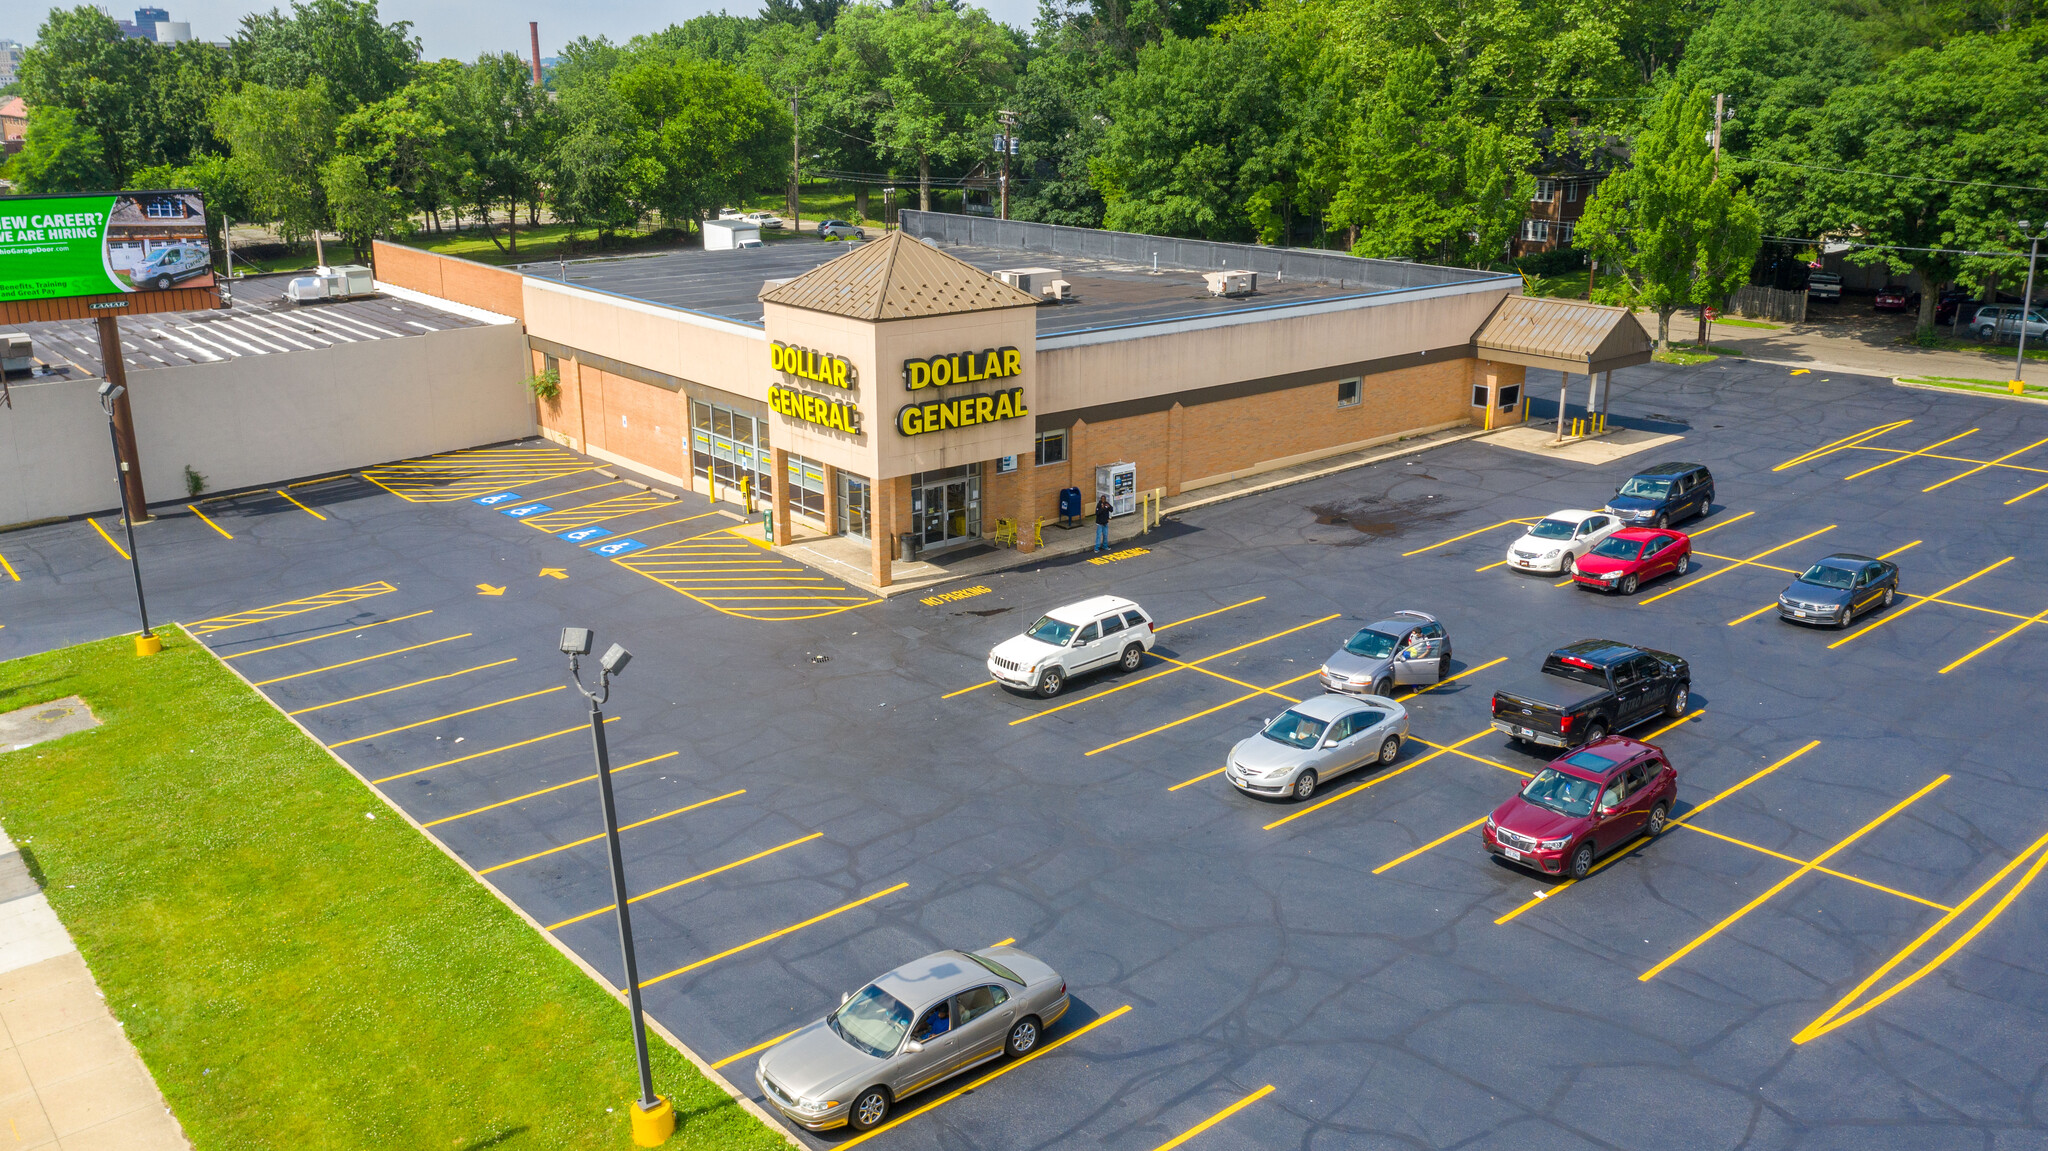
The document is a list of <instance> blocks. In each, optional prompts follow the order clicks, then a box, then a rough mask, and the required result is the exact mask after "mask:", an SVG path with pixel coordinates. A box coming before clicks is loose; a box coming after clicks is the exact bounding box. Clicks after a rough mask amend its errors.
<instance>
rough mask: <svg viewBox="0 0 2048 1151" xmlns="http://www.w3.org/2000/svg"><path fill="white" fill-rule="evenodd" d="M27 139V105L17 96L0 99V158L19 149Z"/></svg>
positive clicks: (10, 154)
mask: <svg viewBox="0 0 2048 1151" xmlns="http://www.w3.org/2000/svg"><path fill="white" fill-rule="evenodd" d="M26 139H28V105H27V104H25V103H23V102H22V99H21V97H19V96H9V97H8V98H7V99H5V100H0V159H5V158H6V157H8V156H12V155H14V154H15V153H16V152H19V151H21V146H22V142H23V141H25V140H26Z"/></svg>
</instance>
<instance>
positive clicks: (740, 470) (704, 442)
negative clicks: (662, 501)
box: [690, 403, 823, 500]
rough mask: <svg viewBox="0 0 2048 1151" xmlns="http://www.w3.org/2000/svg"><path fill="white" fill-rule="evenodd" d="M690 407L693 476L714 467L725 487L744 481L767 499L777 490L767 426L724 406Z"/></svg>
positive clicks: (751, 489) (758, 496)
mask: <svg viewBox="0 0 2048 1151" xmlns="http://www.w3.org/2000/svg"><path fill="white" fill-rule="evenodd" d="M690 408H691V415H690V418H691V423H692V424H694V425H695V427H694V429H693V431H692V433H691V435H690V464H691V471H692V473H693V474H694V475H697V476H701V475H703V474H704V469H706V468H710V469H711V474H712V475H713V476H715V477H716V478H717V480H718V484H719V486H720V487H721V488H738V487H739V485H740V481H741V480H743V479H744V480H746V481H747V490H749V491H751V492H753V493H754V496H755V498H756V499H761V500H765V499H767V498H768V497H769V495H770V493H771V492H772V490H773V489H772V488H771V486H770V485H771V483H772V478H771V477H770V475H769V471H768V461H769V458H770V457H769V454H768V428H767V425H766V424H764V423H762V422H761V421H759V420H756V419H755V418H754V417H752V416H750V415H747V414H746V413H744V412H736V411H734V410H733V409H731V408H728V407H726V406H725V405H724V404H706V403H692V404H691V405H690ZM822 482H823V481H822V480H821V481H820V483H821V485H822Z"/></svg>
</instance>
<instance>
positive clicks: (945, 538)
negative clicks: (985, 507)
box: [910, 464, 981, 548]
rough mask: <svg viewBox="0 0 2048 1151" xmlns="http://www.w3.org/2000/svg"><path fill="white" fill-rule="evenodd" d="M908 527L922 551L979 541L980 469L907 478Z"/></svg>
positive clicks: (972, 466)
mask: <svg viewBox="0 0 2048 1151" xmlns="http://www.w3.org/2000/svg"><path fill="white" fill-rule="evenodd" d="M910 523H911V527H912V529H913V530H914V531H915V532H916V533H917V536H918V539H919V540H921V541H923V543H924V546H925V547H928V548H929V547H939V546H943V545H950V544H956V543H961V542H964V541H966V540H972V539H980V538H981V465H980V464H967V465H965V466H964V467H957V468H947V469H945V470H944V471H937V472H918V473H916V474H915V475H912V476H911V477H910Z"/></svg>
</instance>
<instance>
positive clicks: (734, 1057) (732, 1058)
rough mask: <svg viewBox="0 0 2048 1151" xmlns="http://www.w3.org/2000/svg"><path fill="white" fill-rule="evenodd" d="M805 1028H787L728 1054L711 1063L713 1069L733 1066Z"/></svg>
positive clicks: (805, 1025) (806, 1025)
mask: <svg viewBox="0 0 2048 1151" xmlns="http://www.w3.org/2000/svg"><path fill="white" fill-rule="evenodd" d="M808 1026H810V1024H808V1023H806V1024H804V1027H808ZM803 1029H804V1028H803V1027H792V1028H790V1029H789V1030H787V1031H785V1032H783V1033H782V1034H780V1035H777V1036H776V1037H775V1038H773V1039H769V1040H765V1041H763V1042H760V1043H756V1044H754V1045H753V1046H752V1047H749V1048H747V1049H746V1050H745V1051H739V1052H735V1053H733V1054H731V1055H728V1056H726V1057H725V1058H723V1059H721V1060H719V1061H718V1062H716V1063H713V1064H712V1065H711V1069H712V1070H713V1071H716V1070H718V1069H719V1068H721V1067H730V1066H732V1065H733V1064H735V1063H738V1062H739V1061H740V1060H742V1059H745V1058H746V1057H747V1056H749V1055H753V1054H755V1053H756V1052H760V1051H766V1050H768V1049H769V1048H770V1047H773V1046H775V1045H776V1044H777V1043H780V1042H782V1041H783V1040H785V1039H787V1038H789V1037H790V1036H792V1035H795V1034H796V1033H797V1032H799V1031H802V1030H803Z"/></svg>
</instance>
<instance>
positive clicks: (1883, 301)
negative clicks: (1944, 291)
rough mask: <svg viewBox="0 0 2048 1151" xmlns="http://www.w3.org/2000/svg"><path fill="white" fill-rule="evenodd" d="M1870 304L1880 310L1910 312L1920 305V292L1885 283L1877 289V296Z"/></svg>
mask: <svg viewBox="0 0 2048 1151" xmlns="http://www.w3.org/2000/svg"><path fill="white" fill-rule="evenodd" d="M1870 306H1871V308H1872V309H1874V310H1876V311H1880V312H1910V311H1912V310H1914V309H1915V308H1918V307H1919V306H1920V293H1918V292H1909V291H1907V290H1906V289H1904V288H1901V287H1897V286H1895V285H1890V284H1887V285H1886V286H1884V287H1882V288H1879V289H1878V290H1877V298H1876V299H1874V300H1872V301H1871V302H1870Z"/></svg>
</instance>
